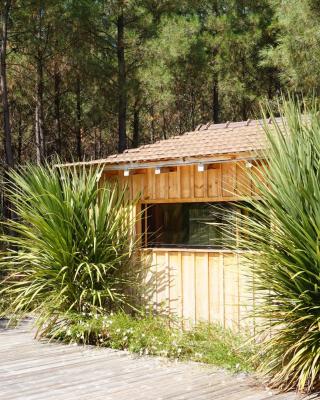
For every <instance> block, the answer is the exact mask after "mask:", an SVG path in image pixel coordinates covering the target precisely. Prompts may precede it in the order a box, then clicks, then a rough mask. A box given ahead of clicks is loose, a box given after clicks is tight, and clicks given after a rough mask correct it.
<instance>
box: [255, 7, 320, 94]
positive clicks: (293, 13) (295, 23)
mask: <svg viewBox="0 0 320 400" xmlns="http://www.w3.org/2000/svg"><path fill="white" fill-rule="evenodd" d="M272 4H273V8H274V10H275V17H274V19H273V23H272V27H273V30H274V31H275V32H277V41H276V43H274V45H273V46H271V45H270V44H269V45H268V46H267V47H266V48H265V49H264V50H263V51H262V53H263V56H264V58H265V61H264V63H263V64H264V65H273V66H275V67H277V68H279V70H280V78H281V80H282V82H283V84H284V85H285V87H287V88H288V89H290V90H293V91H297V90H298V91H300V92H302V93H304V94H305V95H308V94H309V95H310V93H311V94H314V93H316V94H317V95H319V93H320V85H319V73H318V71H319V68H320V61H319V60H320V29H319V22H320V5H319V2H318V1H314V0H300V1H290V0H285V1H279V0H273V1H272Z"/></svg>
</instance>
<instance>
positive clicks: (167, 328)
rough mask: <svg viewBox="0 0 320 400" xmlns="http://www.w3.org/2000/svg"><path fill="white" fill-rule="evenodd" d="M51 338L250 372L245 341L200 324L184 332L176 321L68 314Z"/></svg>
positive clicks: (248, 350)
mask: <svg viewBox="0 0 320 400" xmlns="http://www.w3.org/2000/svg"><path fill="white" fill-rule="evenodd" d="M51 336H52V338H55V339H60V340H63V341H64V342H67V343H81V344H83V343H85V344H94V345H98V346H104V347H111V348H113V349H120V350H128V351H130V352H134V353H139V354H140V355H155V356H163V357H168V358H171V359H178V360H192V361H198V362H203V363H207V364H212V365H216V366H219V367H223V368H227V369H229V370H231V371H234V372H235V371H249V370H250V369H251V367H252V365H251V363H250V361H249V359H250V356H251V355H252V350H253V349H252V348H251V347H250V346H248V345H247V344H245V338H244V337H243V336H241V335H239V334H234V333H232V332H231V331H229V330H225V329H223V328H221V327H220V326H218V325H208V324H204V323H203V324H200V325H198V326H196V327H194V328H193V329H191V330H190V331H183V330H181V328H179V327H178V324H177V321H173V320H169V319H167V318H165V317H154V316H150V315H149V316H148V315H142V314H140V315H136V316H130V315H128V314H125V313H115V314H109V315H108V316H101V315H93V314H91V315H89V314H86V315H85V314H81V315H78V314H73V315H72V314H67V315H66V316H65V318H64V319H63V320H61V321H60V323H59V324H57V325H56V326H55V327H54V328H53V329H52V331H51Z"/></svg>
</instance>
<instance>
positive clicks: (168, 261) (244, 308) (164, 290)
mask: <svg viewBox="0 0 320 400" xmlns="http://www.w3.org/2000/svg"><path fill="white" fill-rule="evenodd" d="M249 166H250V165H249ZM252 166H253V169H256V168H259V166H260V163H258V162H252ZM251 171H252V168H248V165H246V162H245V161H238V162H236V161H232V162H222V163H215V164H211V165H208V166H207V168H206V169H205V171H204V172H199V171H198V168H197V165H188V166H176V167H166V168H163V169H162V170H161V173H160V174H158V175H156V174H155V169H154V168H152V167H151V168H146V169H136V170H132V171H130V175H129V176H128V177H125V176H124V173H123V170H122V171H120V170H119V171H106V172H105V175H104V180H115V181H118V182H120V183H121V184H123V185H126V186H127V188H128V195H129V196H130V197H131V198H136V197H137V196H138V195H139V196H140V201H139V203H138V206H137V210H138V211H139V210H140V207H141V204H149V203H181V202H182V203H183V202H221V201H235V200H238V199H243V198H245V197H247V196H254V195H257V190H256V188H255V187H254V185H253V182H252V180H251V178H250V172H251ZM137 232H138V233H141V224H140V223H138V224H137ZM142 264H143V265H144V267H145V274H144V282H145V283H146V286H145V300H146V301H147V303H149V304H150V305H151V306H152V307H153V309H154V310H155V311H165V312H167V313H170V314H173V315H177V316H178V317H180V318H182V319H183V320H184V324H185V327H188V326H190V324H194V323H197V322H200V321H208V322H218V323H220V324H221V325H222V326H224V327H229V328H232V329H234V330H238V329H240V328H241V327H253V324H254V322H253V321H252V320H250V319H248V318H246V317H247V316H248V311H249V310H251V309H252V307H253V303H254V295H253V293H252V290H251V289H249V287H250V286H251V287H252V285H250V281H251V280H252V277H250V276H249V273H248V271H247V268H246V266H245V263H244V261H243V258H242V257H240V255H239V254H234V253H232V252H225V251H224V252H222V251H221V252H219V251H217V250H206V251H204V250H193V249H192V250H191V249H144V250H142Z"/></svg>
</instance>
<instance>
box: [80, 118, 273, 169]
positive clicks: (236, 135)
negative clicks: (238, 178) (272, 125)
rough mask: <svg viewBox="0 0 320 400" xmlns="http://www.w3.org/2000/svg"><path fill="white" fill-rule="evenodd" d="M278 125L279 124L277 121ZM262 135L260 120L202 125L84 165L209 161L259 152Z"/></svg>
mask: <svg viewBox="0 0 320 400" xmlns="http://www.w3.org/2000/svg"><path fill="white" fill-rule="evenodd" d="M277 122H279V121H277ZM265 143H266V142H265V133H264V130H263V121H262V120H252V121H251V120H248V121H243V122H230V123H229V122H227V123H223V124H213V123H209V124H204V125H200V126H199V127H197V129H196V130H195V131H192V132H187V133H185V134H183V135H181V136H174V137H171V138H169V139H167V140H160V141H158V142H156V143H153V144H148V145H144V146H141V147H138V148H136V149H129V150H125V151H124V153H122V154H115V155H111V156H109V157H107V158H105V159H102V160H95V161H89V162H87V164H95V163H105V164H120V163H121V164H123V163H126V164H129V163H143V162H146V163H147V162H152V161H165V160H174V159H181V158H192V157H210V156H216V155H223V154H228V153H241V152H250V151H258V150H262V149H263V148H264V147H265Z"/></svg>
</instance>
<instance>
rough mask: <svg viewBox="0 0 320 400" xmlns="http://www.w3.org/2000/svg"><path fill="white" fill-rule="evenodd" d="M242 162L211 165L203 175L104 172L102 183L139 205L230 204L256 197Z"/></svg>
mask: <svg viewBox="0 0 320 400" xmlns="http://www.w3.org/2000/svg"><path fill="white" fill-rule="evenodd" d="M248 171H250V169H248V168H246V166H245V162H228V163H216V164H211V165H209V166H208V168H207V169H206V170H205V171H204V172H198V168H197V165H187V166H177V167H165V168H163V170H162V172H161V173H160V174H158V175H156V174H155V170H154V168H147V169H136V170H132V171H130V175H129V176H128V177H125V176H123V175H124V174H123V171H106V173H105V177H104V178H105V179H115V180H118V181H119V182H121V183H123V184H125V185H127V186H128V190H129V194H130V197H132V198H134V197H136V196H137V195H138V194H139V193H140V194H141V202H142V203H156V202H157V203H159V202H172V203H177V202H202V201H231V200H235V199H237V198H239V197H243V196H247V195H253V194H255V188H254V187H253V184H252V181H251V179H250V176H249V174H248Z"/></svg>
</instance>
